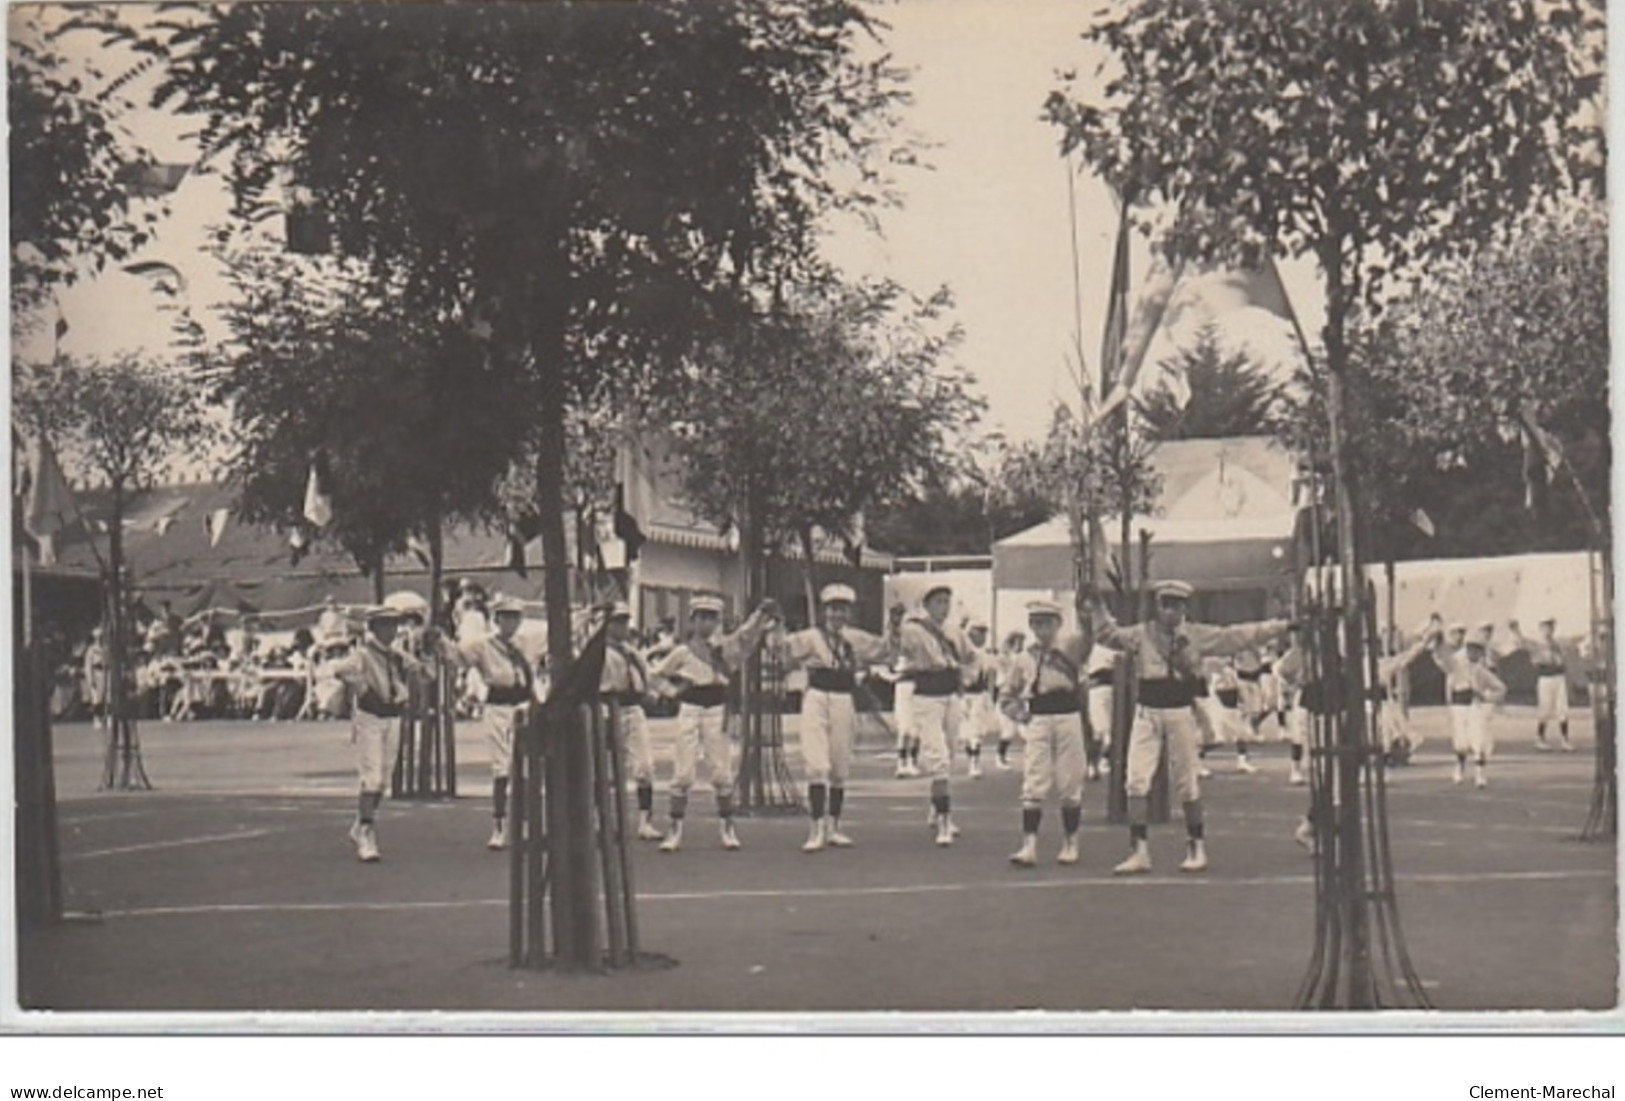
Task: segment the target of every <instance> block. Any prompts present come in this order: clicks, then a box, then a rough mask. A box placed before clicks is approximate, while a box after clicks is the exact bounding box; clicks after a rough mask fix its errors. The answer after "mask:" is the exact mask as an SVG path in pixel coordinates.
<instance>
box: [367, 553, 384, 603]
mask: <svg viewBox="0 0 1625 1101" xmlns="http://www.w3.org/2000/svg"><path fill="white" fill-rule="evenodd" d="M367 572H368V573H369V574H371V575H372V602H373V603H374V604H382V603H383V602H384V580H385V579H384V552H383V551H379V552H378V553H377V554H376V555H375V556H373V560H372V562H371V564H370V565H369V566H368V569H367Z"/></svg>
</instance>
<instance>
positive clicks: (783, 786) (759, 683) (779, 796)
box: [734, 649, 802, 815]
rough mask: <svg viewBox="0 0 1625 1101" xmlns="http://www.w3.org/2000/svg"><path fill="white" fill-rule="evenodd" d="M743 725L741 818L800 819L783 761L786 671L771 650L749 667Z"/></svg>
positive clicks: (738, 786) (737, 789)
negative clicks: (794, 817) (788, 817)
mask: <svg viewBox="0 0 1625 1101" xmlns="http://www.w3.org/2000/svg"><path fill="white" fill-rule="evenodd" d="M739 720H740V723H741V724H742V726H743V730H742V731H741V737H740V753H739V772H738V775H737V777H736V781H735V784H734V798H735V801H736V804H737V806H738V810H739V813H740V814H745V815H792V814H800V813H801V812H802V805H801V794H800V792H799V791H798V790H797V786H796V782H795V778H794V777H793V776H792V775H791V774H790V766H789V764H788V763H787V762H786V761H785V759H784V666H783V664H782V663H781V662H780V661H779V658H778V655H777V654H776V653H774V652H773V651H771V650H760V649H759V650H757V651H756V653H754V654H753V655H751V657H750V658H749V659H748V660H747V661H746V663H745V677H744V693H743V700H742V706H741V707H740V715H739Z"/></svg>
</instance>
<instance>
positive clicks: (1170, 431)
mask: <svg viewBox="0 0 1625 1101" xmlns="http://www.w3.org/2000/svg"><path fill="white" fill-rule="evenodd" d="M1161 366H1162V369H1163V370H1164V371H1165V372H1168V373H1173V374H1177V375H1179V376H1180V377H1182V378H1183V379H1184V380H1185V386H1186V388H1187V389H1188V390H1189V395H1188V396H1187V397H1186V398H1185V399H1184V400H1183V401H1181V400H1180V399H1179V398H1178V396H1176V395H1175V394H1174V393H1173V392H1172V391H1171V390H1170V389H1169V388H1168V387H1167V386H1163V387H1161V388H1159V389H1156V390H1153V391H1152V392H1151V393H1150V394H1148V395H1147V396H1146V397H1145V398H1144V399H1143V400H1142V401H1141V402H1139V414H1140V417H1141V419H1142V420H1143V421H1144V422H1145V426H1146V429H1145V430H1146V434H1147V435H1148V436H1150V438H1152V439H1154V440H1157V441H1159V442H1162V441H1167V440H1215V439H1224V438H1227V437H1230V436H1264V435H1269V434H1270V430H1271V426H1272V423H1273V414H1274V411H1275V406H1276V405H1277V403H1279V402H1280V400H1281V396H1282V387H1281V386H1280V384H1278V383H1276V382H1272V381H1271V380H1270V377H1269V375H1268V374H1267V373H1266V372H1265V371H1264V370H1263V368H1261V367H1259V366H1258V365H1257V364H1256V363H1254V362H1253V360H1252V359H1251V358H1250V357H1249V356H1248V355H1247V353H1246V352H1240V351H1235V352H1228V353H1227V352H1226V351H1225V349H1224V346H1223V345H1222V344H1221V343H1220V340H1219V332H1218V329H1217V328H1216V327H1214V326H1213V325H1204V326H1203V327H1202V329H1201V330H1200V331H1199V332H1198V333H1197V336H1196V343H1195V344H1194V345H1192V346H1191V347H1189V348H1184V349H1181V350H1180V351H1179V353H1178V354H1177V355H1176V356H1174V357H1172V358H1170V359H1169V360H1166V361H1164V362H1163V363H1162V364H1161Z"/></svg>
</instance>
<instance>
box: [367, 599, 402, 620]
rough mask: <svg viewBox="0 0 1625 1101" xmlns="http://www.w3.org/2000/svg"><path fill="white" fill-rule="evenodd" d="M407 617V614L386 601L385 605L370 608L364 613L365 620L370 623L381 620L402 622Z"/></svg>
mask: <svg viewBox="0 0 1625 1101" xmlns="http://www.w3.org/2000/svg"><path fill="white" fill-rule="evenodd" d="M406 616H407V613H406V612H404V611H402V610H401V609H400V608H397V607H396V606H395V605H393V604H390V603H388V602H387V601H386V602H385V603H383V604H374V605H372V606H371V607H369V608H368V609H367V610H366V612H365V613H364V615H363V618H365V619H366V621H367V622H368V623H373V622H376V621H378V620H381V619H394V620H401V619H405V618H406Z"/></svg>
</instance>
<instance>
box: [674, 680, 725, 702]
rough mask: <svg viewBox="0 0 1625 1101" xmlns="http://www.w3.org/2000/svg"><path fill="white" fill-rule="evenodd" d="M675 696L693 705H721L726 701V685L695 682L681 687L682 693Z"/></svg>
mask: <svg viewBox="0 0 1625 1101" xmlns="http://www.w3.org/2000/svg"><path fill="white" fill-rule="evenodd" d="M677 698H678V699H680V700H682V701H683V702H684V703H691V704H693V705H694V706H695V707H721V706H722V705H723V704H725V703H727V702H728V686H727V685H726V684H696V685H693V686H692V687H689V688H685V689H683V692H682V695H680V696H678V697H677Z"/></svg>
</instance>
